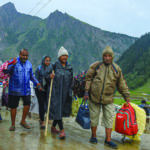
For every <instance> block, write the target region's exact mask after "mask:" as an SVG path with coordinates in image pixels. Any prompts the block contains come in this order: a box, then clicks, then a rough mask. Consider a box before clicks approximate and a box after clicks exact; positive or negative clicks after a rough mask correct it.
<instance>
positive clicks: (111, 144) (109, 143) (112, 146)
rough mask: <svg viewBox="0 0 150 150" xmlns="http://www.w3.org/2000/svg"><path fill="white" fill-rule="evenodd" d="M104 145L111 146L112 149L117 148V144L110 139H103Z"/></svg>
mask: <svg viewBox="0 0 150 150" xmlns="http://www.w3.org/2000/svg"><path fill="white" fill-rule="evenodd" d="M104 145H106V146H108V147H111V148H113V149H118V145H117V144H115V143H114V142H112V141H109V142H107V141H106V140H105V142H104Z"/></svg>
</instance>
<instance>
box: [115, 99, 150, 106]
mask: <svg viewBox="0 0 150 150" xmlns="http://www.w3.org/2000/svg"><path fill="white" fill-rule="evenodd" d="M123 103H125V100H124V99H119V98H115V99H114V104H117V105H122V104H123ZM131 103H134V104H136V105H139V104H141V101H140V100H138V99H132V100H131ZM147 104H148V105H150V102H147Z"/></svg>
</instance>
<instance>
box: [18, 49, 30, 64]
mask: <svg viewBox="0 0 150 150" xmlns="http://www.w3.org/2000/svg"><path fill="white" fill-rule="evenodd" d="M19 56H20V61H21V62H22V63H25V62H26V61H27V60H28V56H29V53H28V52H27V51H24V50H22V51H21V53H20V54H19Z"/></svg>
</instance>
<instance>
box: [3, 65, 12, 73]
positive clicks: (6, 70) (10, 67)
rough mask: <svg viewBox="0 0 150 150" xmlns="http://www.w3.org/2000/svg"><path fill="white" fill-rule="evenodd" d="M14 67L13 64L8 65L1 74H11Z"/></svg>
mask: <svg viewBox="0 0 150 150" xmlns="http://www.w3.org/2000/svg"><path fill="white" fill-rule="evenodd" d="M14 67H15V65H14V64H12V65H9V66H8V68H7V69H4V70H3V72H4V73H5V74H8V73H11V72H12V71H13V69H14Z"/></svg>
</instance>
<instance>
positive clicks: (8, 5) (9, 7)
mask: <svg viewBox="0 0 150 150" xmlns="http://www.w3.org/2000/svg"><path fill="white" fill-rule="evenodd" d="M0 8H2V9H4V10H5V11H7V12H10V13H13V12H17V10H16V8H15V5H14V4H13V3H11V2H8V3H6V4H4V5H3V6H1V7H0Z"/></svg>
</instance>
